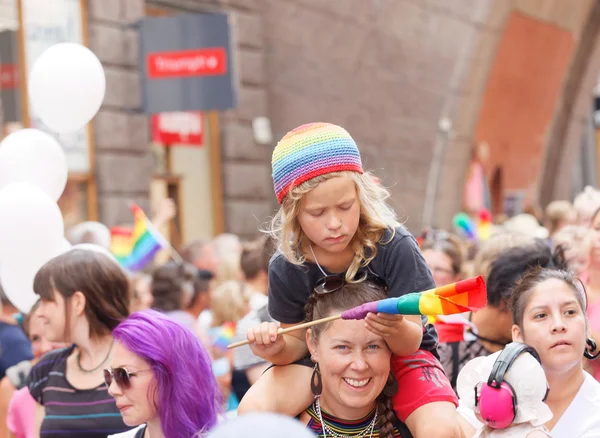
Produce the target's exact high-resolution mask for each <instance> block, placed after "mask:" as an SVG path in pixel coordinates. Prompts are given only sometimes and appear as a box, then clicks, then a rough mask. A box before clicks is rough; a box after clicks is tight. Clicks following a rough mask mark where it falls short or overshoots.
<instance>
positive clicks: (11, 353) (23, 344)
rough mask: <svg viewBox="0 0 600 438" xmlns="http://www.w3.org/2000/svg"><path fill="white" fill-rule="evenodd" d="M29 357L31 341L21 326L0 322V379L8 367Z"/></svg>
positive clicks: (31, 356)
mask: <svg viewBox="0 0 600 438" xmlns="http://www.w3.org/2000/svg"><path fill="white" fill-rule="evenodd" d="M31 359H33V354H32V352H31V342H29V339H27V336H26V335H25V332H23V330H22V329H21V327H19V326H17V325H13V324H7V323H5V322H0V379H2V378H4V376H5V375H6V370H7V369H8V368H10V367H12V366H14V365H16V364H18V363H19V362H22V361H24V360H31Z"/></svg>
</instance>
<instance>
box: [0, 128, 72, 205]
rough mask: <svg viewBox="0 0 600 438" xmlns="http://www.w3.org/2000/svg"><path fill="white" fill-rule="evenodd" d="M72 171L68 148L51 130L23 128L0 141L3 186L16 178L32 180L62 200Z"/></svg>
mask: <svg viewBox="0 0 600 438" xmlns="http://www.w3.org/2000/svg"><path fill="white" fill-rule="evenodd" d="M68 174H69V171H68V169H67V158H66V156H65V152H64V150H63V148H62V147H61V146H60V144H59V143H58V142H57V141H56V140H55V139H54V137H52V136H51V135H50V134H47V133H45V132H43V131H39V130H37V129H21V130H19V131H17V132H13V133H12V134H10V135H9V136H8V137H6V138H5V139H4V140H3V141H2V143H0V189H2V188H4V187H6V186H7V185H8V184H10V183H12V182H18V181H26V182H31V183H33V184H35V185H37V186H38V187H40V188H41V189H43V190H44V191H45V192H46V193H47V194H48V196H50V198H52V199H53V200H54V201H58V199H59V198H60V196H61V195H62V193H63V191H64V190H65V186H66V185H67V178H68Z"/></svg>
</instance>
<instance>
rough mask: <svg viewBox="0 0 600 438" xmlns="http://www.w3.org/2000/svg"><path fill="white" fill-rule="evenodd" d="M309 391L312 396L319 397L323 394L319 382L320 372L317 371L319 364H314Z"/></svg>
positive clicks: (321, 384) (321, 385) (321, 383)
mask: <svg viewBox="0 0 600 438" xmlns="http://www.w3.org/2000/svg"><path fill="white" fill-rule="evenodd" d="M310 390H311V391H312V393H313V394H314V395H321V392H323V382H322V381H321V370H319V364H318V363H315V368H314V369H313V373H312V377H311V379H310Z"/></svg>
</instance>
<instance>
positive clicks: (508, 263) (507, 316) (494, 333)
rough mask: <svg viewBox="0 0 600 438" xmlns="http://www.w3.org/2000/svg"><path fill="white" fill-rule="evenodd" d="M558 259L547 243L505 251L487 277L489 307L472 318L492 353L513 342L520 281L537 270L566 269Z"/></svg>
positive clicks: (481, 338)
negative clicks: (514, 305) (511, 304)
mask: <svg viewBox="0 0 600 438" xmlns="http://www.w3.org/2000/svg"><path fill="white" fill-rule="evenodd" d="M556 258H559V257H556ZM556 258H555V255H554V254H553V253H552V250H551V249H550V247H549V246H548V245H547V244H546V243H545V242H544V241H543V240H541V239H536V240H534V241H533V242H532V243H529V244H525V245H522V246H516V247H513V248H509V249H507V250H505V251H504V252H502V253H500V254H499V255H498V256H497V257H496V259H495V260H494V261H493V262H492V264H491V269H490V272H489V275H488V277H487V304H486V306H485V307H484V308H483V309H481V310H479V311H478V312H475V313H474V314H473V316H472V321H473V323H474V324H475V326H476V327H477V331H478V335H479V336H480V340H482V341H483V343H484V345H485V347H486V349H487V350H488V351H489V352H490V353H493V352H495V351H498V350H500V349H501V348H502V347H503V345H504V344H508V343H510V342H511V339H512V317H511V313H510V309H509V302H510V297H511V293H512V289H513V287H514V286H515V284H516V283H517V281H518V280H519V279H520V278H521V276H522V275H523V274H524V273H525V272H527V271H528V270H529V269H531V268H534V267H536V266H542V267H545V268H546V267H552V268H554V267H557V266H560V267H564V265H562V264H561V263H562V260H560V259H559V260H556Z"/></svg>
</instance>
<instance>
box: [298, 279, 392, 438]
mask: <svg viewBox="0 0 600 438" xmlns="http://www.w3.org/2000/svg"><path fill="white" fill-rule="evenodd" d="M384 298H387V297H386V293H385V291H384V289H382V288H381V287H379V286H377V285H375V284H373V283H372V282H370V281H363V282H361V283H346V284H345V285H344V286H343V287H342V288H341V289H340V290H337V291H335V292H331V293H328V294H322V295H320V294H317V293H316V292H314V291H313V293H312V294H311V296H310V297H309V298H308V301H307V303H306V307H305V313H306V321H314V320H316V319H320V318H325V317H327V316H330V315H331V314H332V313H334V312H343V311H344V310H348V309H351V308H353V307H356V306H360V305H361V304H364V303H367V302H370V301H377V300H381V299H384ZM330 324H331V323H330V322H328V323H324V324H318V325H316V326H313V327H311V336H312V337H313V339H314V340H315V341H318V339H319V337H320V336H321V334H322V333H323V332H324V331H325V330H327V328H328V327H329V325H330ZM397 391H398V383H397V382H396V379H395V377H394V375H393V374H392V373H390V375H389V376H388V380H387V382H386V385H385V387H384V388H383V391H382V392H381V394H379V396H378V397H377V400H376V404H377V412H378V421H377V425H378V427H379V431H380V437H381V438H393V437H394V422H395V419H396V416H395V414H394V411H393V409H392V396H393V395H394V394H396V392H397Z"/></svg>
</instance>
